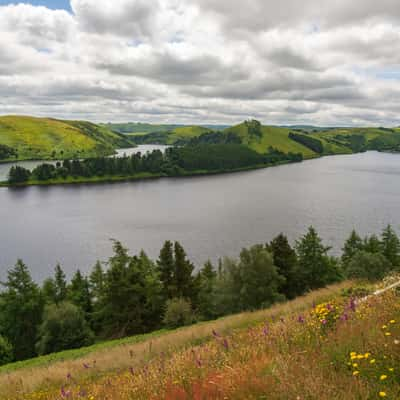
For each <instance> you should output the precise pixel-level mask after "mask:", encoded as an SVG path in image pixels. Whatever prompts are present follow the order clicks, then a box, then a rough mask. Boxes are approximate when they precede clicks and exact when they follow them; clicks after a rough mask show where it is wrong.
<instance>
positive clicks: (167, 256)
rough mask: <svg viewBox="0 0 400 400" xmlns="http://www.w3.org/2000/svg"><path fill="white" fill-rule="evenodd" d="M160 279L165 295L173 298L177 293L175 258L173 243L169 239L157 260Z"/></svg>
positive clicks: (167, 297)
mask: <svg viewBox="0 0 400 400" xmlns="http://www.w3.org/2000/svg"><path fill="white" fill-rule="evenodd" d="M157 266H158V271H159V276H160V280H161V282H162V285H163V295H164V297H165V298H166V299H172V298H173V297H174V296H175V295H176V282H175V259H174V250H173V244H172V242H170V241H169V240H167V241H166V242H165V243H164V246H163V247H162V249H161V251H160V256H159V258H158V260H157Z"/></svg>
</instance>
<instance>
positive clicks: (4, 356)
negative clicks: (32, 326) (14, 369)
mask: <svg viewBox="0 0 400 400" xmlns="http://www.w3.org/2000/svg"><path fill="white" fill-rule="evenodd" d="M12 360H13V349H12V346H11V344H10V343H9V342H8V340H7V339H5V338H3V336H0V365H5V364H8V363H10V362H11V361H12Z"/></svg>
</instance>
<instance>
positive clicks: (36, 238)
mask: <svg viewBox="0 0 400 400" xmlns="http://www.w3.org/2000/svg"><path fill="white" fill-rule="evenodd" d="M399 179H400V155H396V154H384V153H377V152H368V153H364V154H355V155H346V156H333V157H325V158H321V159H317V160H311V161H305V162H303V163H299V164H292V165H283V166H279V167H275V168H268V169H262V170H257V171H248V172H241V173H235V174H226V175H217V176H204V177H196V178H177V179H175V178H174V179H172V178H170V179H158V180H151V181H140V182H125V183H114V184H97V185H79V186H53V187H29V188H24V189H10V188H1V189H0V224H1V225H0V278H1V277H2V276H4V272H5V271H6V270H7V268H9V267H10V266H12V265H13V264H14V263H15V261H16V260H17V258H22V259H23V260H24V261H25V262H26V263H27V264H28V265H29V267H30V268H31V270H32V275H33V277H34V278H35V279H36V280H41V279H43V278H44V277H46V276H47V275H49V274H50V273H51V272H52V270H53V268H54V266H55V264H56V263H57V262H60V263H61V264H62V265H63V267H64V269H65V270H66V271H67V273H68V275H69V276H70V275H71V273H72V272H73V271H74V270H75V269H76V268H80V269H81V270H83V271H85V272H86V271H88V270H89V269H90V268H91V267H92V265H93V264H94V263H95V261H96V260H97V259H101V260H105V259H107V257H109V256H110V254H111V243H110V238H115V239H118V240H121V241H122V242H123V243H124V244H125V245H126V246H127V247H128V248H130V249H131V250H132V251H134V252H136V251H139V250H140V249H142V248H143V249H145V250H146V251H147V252H148V254H149V255H150V256H152V257H156V256H157V255H158V252H159V249H160V247H161V246H162V243H163V241H165V240H166V239H170V240H179V241H181V242H182V244H183V245H184V247H185V249H186V250H187V251H188V253H189V256H190V258H191V259H192V260H193V261H194V262H195V263H196V264H197V265H199V264H200V263H203V262H204V261H206V260H207V259H208V258H211V259H212V260H216V259H217V258H218V257H219V256H222V255H229V256H236V255H237V254H238V252H239V251H240V249H241V248H242V247H243V246H248V245H251V244H255V243H264V242H267V241H269V240H271V239H272V238H273V237H274V236H275V235H277V234H278V233H279V232H285V233H286V234H287V235H288V236H289V238H290V240H292V241H293V240H294V239H296V238H298V237H299V236H300V235H301V234H303V233H304V232H305V230H306V228H307V227H308V226H309V225H314V226H315V227H316V228H317V229H318V231H319V232H320V234H321V236H322V237H323V238H324V239H325V241H326V243H327V244H330V245H332V246H333V251H334V252H336V253H337V252H338V250H339V249H340V247H341V246H342V242H343V240H344V238H345V237H346V236H347V235H348V234H349V232H350V230H351V229H353V228H356V229H357V230H358V231H359V232H360V233H362V234H369V233H374V232H380V231H381V230H382V228H383V227H384V226H385V225H386V224H388V223H391V224H392V225H393V226H394V227H395V229H396V230H398V231H399V229H400V185H399Z"/></svg>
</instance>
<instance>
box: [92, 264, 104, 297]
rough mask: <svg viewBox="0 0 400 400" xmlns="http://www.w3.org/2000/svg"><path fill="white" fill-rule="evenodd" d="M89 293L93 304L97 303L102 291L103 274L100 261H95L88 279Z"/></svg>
mask: <svg viewBox="0 0 400 400" xmlns="http://www.w3.org/2000/svg"><path fill="white" fill-rule="evenodd" d="M89 282H90V292H91V295H92V300H93V302H94V303H98V302H99V301H100V299H101V295H102V293H103V290H104V284H105V274H104V271H103V267H102V266H101V263H100V261H97V262H96V264H95V266H94V267H93V270H92V273H91V274H90V277H89Z"/></svg>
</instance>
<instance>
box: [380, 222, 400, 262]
mask: <svg viewBox="0 0 400 400" xmlns="http://www.w3.org/2000/svg"><path fill="white" fill-rule="evenodd" d="M382 254H383V255H384V256H385V257H386V259H387V260H389V261H390V262H391V264H392V265H393V266H394V267H400V241H399V238H398V236H397V235H396V232H395V231H394V230H393V228H392V227H391V226H390V225H388V226H387V227H386V228H385V229H384V230H383V232H382Z"/></svg>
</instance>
